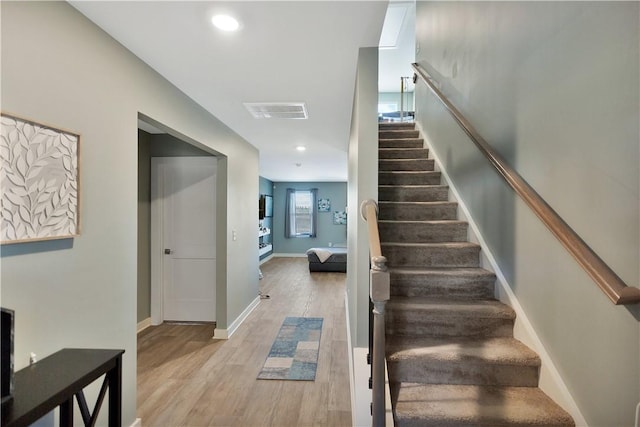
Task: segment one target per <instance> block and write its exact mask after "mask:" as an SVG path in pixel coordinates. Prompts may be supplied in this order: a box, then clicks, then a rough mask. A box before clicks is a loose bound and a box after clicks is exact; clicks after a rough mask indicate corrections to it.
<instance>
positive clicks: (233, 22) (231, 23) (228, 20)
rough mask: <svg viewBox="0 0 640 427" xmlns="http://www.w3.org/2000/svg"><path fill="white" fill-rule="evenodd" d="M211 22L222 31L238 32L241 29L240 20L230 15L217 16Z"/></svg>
mask: <svg viewBox="0 0 640 427" xmlns="http://www.w3.org/2000/svg"><path fill="white" fill-rule="evenodd" d="M211 22H212V23H213V25H215V26H216V28H218V29H220V30H222V31H236V30H237V29H238V28H240V24H239V23H238V20H237V19H235V18H234V17H232V16H229V15H216V16H214V17H213V18H211Z"/></svg>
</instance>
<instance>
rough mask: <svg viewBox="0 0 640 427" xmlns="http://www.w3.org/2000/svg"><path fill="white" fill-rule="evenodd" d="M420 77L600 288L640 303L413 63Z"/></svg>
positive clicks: (638, 294)
mask: <svg viewBox="0 0 640 427" xmlns="http://www.w3.org/2000/svg"><path fill="white" fill-rule="evenodd" d="M411 65H412V67H413V69H414V70H415V72H416V75H417V76H420V78H421V79H422V81H424V83H425V84H426V85H427V87H428V88H429V89H430V90H431V92H433V94H434V95H435V96H436V97H437V98H438V99H439V100H440V102H442V103H443V104H444V106H445V107H446V109H447V110H448V111H449V113H450V114H451V116H452V117H453V119H454V120H455V121H456V122H457V123H458V124H459V125H460V127H461V128H462V129H463V130H464V131H465V133H466V134H467V135H468V136H469V138H471V140H472V141H473V143H474V144H475V145H476V146H477V147H478V149H480V152H481V153H482V154H483V155H484V156H485V157H486V158H487V159H488V160H489V162H490V163H491V165H493V167H494V168H495V169H496V170H497V171H498V173H499V174H500V175H501V176H502V177H503V178H504V180H505V181H506V182H507V183H508V184H509V185H510V186H511V188H512V189H513V190H514V191H515V192H516V194H518V196H520V197H521V198H522V200H524V202H525V203H526V204H527V205H528V206H529V208H531V210H532V211H533V212H534V213H535V214H536V216H537V217H538V218H540V220H541V221H542V222H543V224H544V225H546V226H547V228H548V229H549V231H551V233H553V235H554V236H556V238H557V239H558V240H559V241H560V243H562V245H563V246H564V247H565V248H566V249H567V250H568V251H569V253H570V254H571V255H572V256H573V257H574V258H575V260H576V261H577V262H578V264H580V266H581V267H582V268H583V269H584V270H585V271H586V272H587V274H588V275H589V276H590V277H591V278H592V279H593V280H594V281H595V282H596V284H597V285H598V287H600V289H601V290H602V291H603V292H604V293H605V295H606V296H607V297H609V299H610V300H611V301H612V302H613V303H614V304H616V305H621V304H638V303H640V289H638V288H636V287H633V286H627V284H626V283H624V281H623V280H622V279H621V278H620V277H619V276H618V275H617V274H616V273H615V272H614V271H613V270H612V269H611V268H610V267H609V266H608V265H607V264H606V263H605V262H604V261H603V260H602V258H600V257H599V256H598V255H597V254H596V253H595V252H594V251H593V250H592V249H591V248H590V247H589V245H587V244H586V243H585V241H584V240H582V238H581V237H580V236H578V234H577V233H576V232H575V231H574V230H573V229H572V228H571V227H570V226H569V225H568V224H567V223H566V222H565V221H564V220H563V219H562V218H561V217H560V215H558V214H557V213H556V211H554V210H553V208H551V206H549V204H548V203H547V202H546V201H545V200H544V199H543V198H542V197H541V196H540V195H539V194H538V193H537V192H536V191H535V190H534V189H533V188H532V187H531V186H530V185H529V183H527V181H525V180H524V179H523V178H522V177H521V176H520V174H518V173H517V172H516V171H515V170H514V169H513V168H512V167H511V166H509V165H508V164H507V162H505V160H504V159H503V158H502V157H501V156H500V155H499V154H498V153H497V152H496V151H495V150H494V149H493V148H492V147H491V146H490V145H489V144H488V143H487V141H485V140H484V138H482V136H480V134H479V133H478V131H476V129H475V128H474V127H473V126H472V125H471V123H469V121H468V120H467V119H466V118H465V117H464V116H463V115H462V113H460V111H458V109H457V108H456V107H455V106H454V105H453V104H452V103H451V102H450V101H449V100H448V99H447V98H446V97H445V96H444V95H443V93H442V92H441V91H440V90H439V89H438V88H437V87H436V86H435V84H434V83H433V78H432V77H431V76H429V74H428V73H427V72H426V71H425V70H424V69H423V68H422V67H421V66H420V65H418V64H415V63H414V64H411Z"/></svg>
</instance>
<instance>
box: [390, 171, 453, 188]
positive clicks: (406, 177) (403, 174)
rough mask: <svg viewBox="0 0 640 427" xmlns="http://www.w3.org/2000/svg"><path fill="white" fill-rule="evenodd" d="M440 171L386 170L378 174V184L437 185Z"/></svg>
mask: <svg viewBox="0 0 640 427" xmlns="http://www.w3.org/2000/svg"><path fill="white" fill-rule="evenodd" d="M441 175H442V174H441V173H440V172H435V171H400V172H396V171H388V172H380V173H379V174H378V184H380V185H438V184H440V179H441Z"/></svg>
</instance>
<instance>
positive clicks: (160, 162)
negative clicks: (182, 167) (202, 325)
mask: <svg viewBox="0 0 640 427" xmlns="http://www.w3.org/2000/svg"><path fill="white" fill-rule="evenodd" d="M176 157H180V156H176ZM176 157H151V181H150V183H151V232H150V234H151V236H150V237H151V244H150V250H151V255H150V259H151V297H150V302H151V324H152V325H160V324H162V322H163V321H164V304H163V302H164V286H163V285H164V283H163V277H164V262H165V256H164V247H163V241H164V220H165V218H164V198H163V197H161V196H162V195H164V190H165V188H164V180H163V179H161V178H162V174H161V170H162V168H163V167H164V165H165V164H167V163H168V162H169V160H168V159H173V158H176ZM212 157H213V159H216V157H215V156H212ZM182 158H184V157H182ZM196 158H201V157H196ZM216 160H217V159H216ZM218 179H219V176H218V175H217V165H216V184H215V190H216V191H217V189H218ZM216 209H217V207H216ZM217 228H218V221H216V229H217ZM216 245H217V242H216ZM216 252H217V251H216ZM217 269H218V258H217V256H216V271H217ZM216 276H217V273H216ZM217 282H218V281H217V277H216V281H215V283H216V285H215V286H214V291H215V293H216V307H214V308H215V309H216V313H217V305H218V285H217Z"/></svg>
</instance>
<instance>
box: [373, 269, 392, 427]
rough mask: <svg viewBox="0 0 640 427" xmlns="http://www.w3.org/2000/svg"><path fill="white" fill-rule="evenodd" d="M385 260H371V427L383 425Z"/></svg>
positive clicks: (388, 284) (384, 415)
mask: <svg viewBox="0 0 640 427" xmlns="http://www.w3.org/2000/svg"><path fill="white" fill-rule="evenodd" d="M386 262H387V259H386V258H385V257H383V256H375V257H372V258H371V264H372V265H371V270H370V281H369V283H370V288H369V295H370V297H371V301H372V302H373V355H372V360H371V366H372V371H373V375H372V377H373V387H372V406H373V410H372V416H373V420H372V425H373V426H374V427H380V426H384V425H385V417H386V408H385V392H384V389H385V362H384V361H385V321H384V314H385V313H384V311H385V306H386V304H387V301H388V300H389V298H390V293H391V292H390V280H389V272H388V271H387V266H386Z"/></svg>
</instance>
